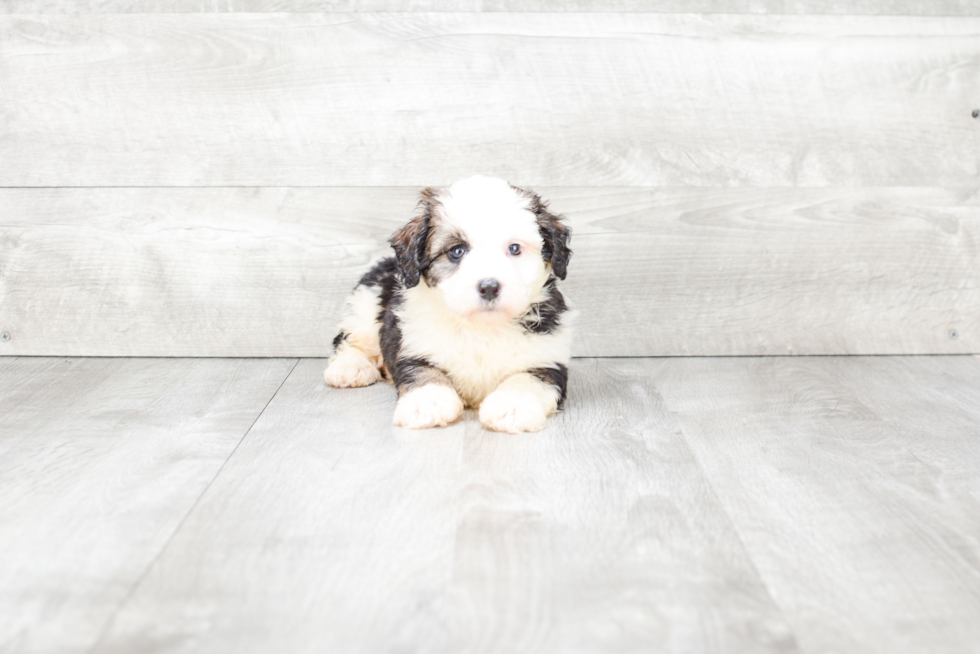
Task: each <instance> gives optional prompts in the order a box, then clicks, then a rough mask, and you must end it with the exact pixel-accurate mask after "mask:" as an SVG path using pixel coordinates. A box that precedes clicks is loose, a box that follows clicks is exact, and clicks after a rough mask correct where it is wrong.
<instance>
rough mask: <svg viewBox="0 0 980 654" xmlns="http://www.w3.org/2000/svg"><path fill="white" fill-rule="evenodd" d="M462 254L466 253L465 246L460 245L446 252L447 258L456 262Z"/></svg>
mask: <svg viewBox="0 0 980 654" xmlns="http://www.w3.org/2000/svg"><path fill="white" fill-rule="evenodd" d="M464 254H466V248H465V247H463V246H462V245H457V246H456V247H454V248H451V249H450V250H449V251H448V252H446V256H448V257H449V260H450V261H452V262H453V263H456V262H457V261H459V260H460V259H462V258H463V255H464Z"/></svg>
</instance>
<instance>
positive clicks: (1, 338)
mask: <svg viewBox="0 0 980 654" xmlns="http://www.w3.org/2000/svg"><path fill="white" fill-rule="evenodd" d="M9 340H10V334H8V333H7V332H3V333H2V334H0V341H3V342H4V343H6V342H7V341H9Z"/></svg>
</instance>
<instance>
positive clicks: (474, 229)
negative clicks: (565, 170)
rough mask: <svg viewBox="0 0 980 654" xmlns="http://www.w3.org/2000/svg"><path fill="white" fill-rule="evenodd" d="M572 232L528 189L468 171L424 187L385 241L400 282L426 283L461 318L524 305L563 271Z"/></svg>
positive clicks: (507, 312) (513, 312) (486, 317)
mask: <svg viewBox="0 0 980 654" xmlns="http://www.w3.org/2000/svg"><path fill="white" fill-rule="evenodd" d="M570 236H571V233H570V230H569V228H568V227H567V226H566V225H564V224H563V223H562V217H561V216H559V215H556V214H553V213H551V212H549V211H548V208H547V203H545V202H543V201H542V200H541V198H540V197H538V196H537V195H535V194H534V193H531V192H529V191H524V190H521V189H518V188H515V187H513V186H511V185H510V184H508V183H507V182H505V181H504V180H502V179H495V178H491V177H470V178H469V179H464V180H462V181H459V182H456V183H455V184H453V185H452V186H450V187H448V188H443V189H432V188H428V189H425V190H424V191H422V197H421V200H420V201H419V211H418V215H417V216H416V217H415V218H413V219H412V220H411V221H410V222H409V223H408V224H407V225H405V226H404V227H402V228H401V229H400V230H398V231H397V232H395V234H394V235H393V236H392V237H391V245H392V247H393V248H394V250H395V258H396V259H397V261H398V268H399V271H400V273H401V276H402V281H403V282H404V283H405V286H407V287H408V288H413V287H415V286H417V285H418V284H419V283H420V282H421V283H424V284H425V285H426V286H427V287H429V288H432V289H435V291H436V292H437V293H439V294H440V295H441V297H442V299H443V301H444V302H445V304H446V306H447V307H448V308H449V309H450V310H451V311H452V312H453V313H455V314H457V315H458V316H460V317H461V318H464V319H466V320H468V321H472V322H481V323H497V322H503V321H507V320H510V319H512V318H515V317H517V316H521V315H523V314H524V313H526V312H527V310H528V307H530V305H531V303H532V302H535V301H537V300H538V296H539V294H540V291H541V289H542V287H543V286H544V285H545V283H546V282H547V281H548V279H549V278H550V277H551V276H552V275H553V276H555V277H557V278H559V279H565V273H566V269H567V266H568V259H569V257H571V254H572V251H571V250H570V249H569V248H568V241H569V238H570Z"/></svg>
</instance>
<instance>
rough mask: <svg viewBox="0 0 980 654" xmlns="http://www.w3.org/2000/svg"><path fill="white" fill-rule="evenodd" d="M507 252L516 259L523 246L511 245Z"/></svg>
mask: <svg viewBox="0 0 980 654" xmlns="http://www.w3.org/2000/svg"><path fill="white" fill-rule="evenodd" d="M507 251H508V252H510V253H511V254H513V255H514V256H515V257H516V256H517V255H518V254H520V253H521V246H520V245H518V244H517V243H511V244H510V247H509V248H507Z"/></svg>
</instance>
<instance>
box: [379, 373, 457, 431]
mask: <svg viewBox="0 0 980 654" xmlns="http://www.w3.org/2000/svg"><path fill="white" fill-rule="evenodd" d="M461 413H463V401H462V400H461V399H459V395H457V394H456V391H455V390H453V389H452V388H450V387H449V386H443V385H442V384H427V385H425V386H420V387H418V388H415V389H412V390H410V391H408V392H407V393H405V394H404V395H402V396H401V397H400V398H398V404H396V405H395V418H394V420H393V421H392V422H394V423H395V424H396V425H401V426H402V427H408V428H409V429H427V428H428V427H444V426H446V425H448V424H449V423H451V422H453V421H455V420H456V419H457V418H459V415H460V414H461Z"/></svg>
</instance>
